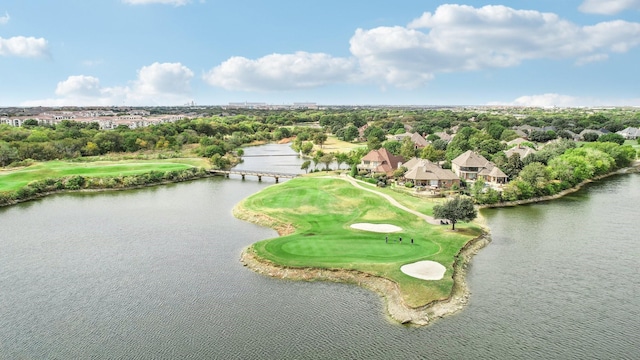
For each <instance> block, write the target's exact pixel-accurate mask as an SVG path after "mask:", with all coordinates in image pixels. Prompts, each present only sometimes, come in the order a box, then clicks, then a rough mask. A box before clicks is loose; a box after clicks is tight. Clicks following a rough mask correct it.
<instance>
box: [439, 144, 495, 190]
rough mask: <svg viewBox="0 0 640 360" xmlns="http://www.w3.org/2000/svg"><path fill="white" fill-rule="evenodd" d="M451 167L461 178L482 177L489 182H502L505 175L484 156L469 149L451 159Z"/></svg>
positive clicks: (473, 178)
mask: <svg viewBox="0 0 640 360" xmlns="http://www.w3.org/2000/svg"><path fill="white" fill-rule="evenodd" d="M451 169H452V170H453V172H454V173H455V174H456V175H458V177H459V178H460V179H463V180H476V179H483V180H485V181H487V182H490V183H495V184H504V183H506V182H507V175H506V174H505V173H504V172H502V170H500V169H499V168H498V167H497V166H496V165H495V164H494V163H492V162H491V161H489V160H487V159H485V157H484V156H482V155H479V154H476V153H474V152H473V151H471V150H469V151H467V152H465V153H464V154H462V155H460V156H458V157H457V158H455V159H453V160H452V161H451Z"/></svg>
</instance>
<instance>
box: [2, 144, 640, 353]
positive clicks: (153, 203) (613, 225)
mask: <svg viewBox="0 0 640 360" xmlns="http://www.w3.org/2000/svg"><path fill="white" fill-rule="evenodd" d="M268 149H270V148H268ZM251 151H258V152H259V151H261V149H252V150H251ZM268 151H271V150H268ZM247 153H249V151H247ZM257 159H263V158H257ZM271 160H273V161H277V162H281V163H282V166H284V167H290V168H291V169H293V168H294V167H296V166H297V168H298V169H299V165H297V164H299V159H296V158H289V157H278V159H277V160H275V159H271ZM271 160H270V161H271ZM251 161H253V160H251ZM258 161H265V160H258ZM296 161H298V163H295V162H296ZM294 163H295V165H293V164H294ZM258 164H259V163H251V162H250V160H249V159H247V161H246V162H245V164H243V166H246V167H247V168H252V169H253V168H255V167H256V166H254V165H258ZM279 171H283V170H282V169H279ZM270 182H271V183H270ZM272 184H273V180H272V179H271V180H267V179H265V180H264V181H263V183H258V182H257V181H256V180H251V179H249V178H247V180H246V181H241V180H239V179H221V178H215V179H214V178H211V179H205V180H199V181H194V182H190V183H183V184H176V185H169V186H163V187H158V188H150V189H143V190H139V191H126V192H116V193H100V194H66V195H59V196H52V197H48V198H46V199H43V200H39V201H34V202H30V203H25V204H21V205H17V206H14V207H11V208H4V209H0V289H1V290H0V358H6V359H15V358H26V359H48V358H51V359H70V358H123V359H132V358H133V359H152V358H153V359H157V358H181V359H211V358H220V359H305V358H308V359H337V358H344V359H390V358H404V359H420V358H437V359H467V358H473V359H495V358H514V359H515V358H518V359H539V358H545V359H546V358H553V359H588V358H593V359H605V358H616V359H622V358H628V359H632V358H640V352H639V351H638V349H639V348H640V340H638V334H640V325H639V324H640V321H638V318H639V315H640V310H639V309H640V296H639V295H640V294H639V290H638V289H640V273H639V270H638V269H639V267H638V265H637V260H638V258H639V257H640V250H639V249H640V248H639V247H638V233H640V225H639V224H638V216H637V210H636V209H637V202H638V199H640V175H626V176H620V177H615V178H611V179H608V180H606V181H604V182H600V183H598V184H595V185H592V186H589V187H588V188H587V189H586V190H585V191H582V192H579V193H577V194H575V195H572V196H570V197H567V198H564V199H562V200H558V201H554V202H550V203H545V204H538V205H533V206H522V207H518V208H512V209H499V210H491V211H484V212H483V215H484V216H485V218H486V220H487V222H488V224H489V225H490V226H491V229H492V236H493V242H492V243H491V244H490V245H489V246H488V247H486V248H485V249H483V250H482V251H481V252H480V253H479V254H478V255H477V256H476V257H475V258H474V260H473V262H472V265H471V266H470V271H469V276H468V279H469V284H470V287H471V291H472V295H471V302H470V304H469V306H468V307H467V308H466V309H465V310H464V311H463V312H461V313H459V314H458V315H455V316H452V317H448V318H446V319H442V320H439V321H437V322H436V323H434V324H433V325H432V326H429V327H426V328H407V327H403V326H399V325H396V324H394V323H391V322H389V321H388V320H387V319H386V318H385V315H384V313H383V309H382V301H381V299H380V298H379V297H378V296H377V295H375V294H373V293H370V292H369V291H366V290H363V289H360V288H358V287H355V286H350V285H341V284H330V283H302V282H291V281H286V280H276V279H271V278H267V277H264V276H261V275H257V274H254V273H253V272H251V271H249V270H247V269H245V268H244V267H243V266H242V265H241V264H240V263H239V261H238V257H239V254H240V251H241V249H242V248H243V247H245V246H247V245H249V244H251V243H253V242H255V241H258V240H260V239H264V238H268V237H272V236H275V232H273V231H271V230H269V229H264V228H260V227H258V226H255V225H251V224H247V223H245V222H242V221H239V220H236V219H235V218H233V216H232V215H231V208H232V207H233V205H234V204H236V203H237V202H238V201H240V200H241V199H242V198H244V197H246V196H248V195H250V194H252V193H254V192H256V191H259V190H260V189H262V188H263V187H264V186H269V185H272Z"/></svg>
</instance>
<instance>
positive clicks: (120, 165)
mask: <svg viewBox="0 0 640 360" xmlns="http://www.w3.org/2000/svg"><path fill="white" fill-rule="evenodd" d="M193 162H194V161H193V159H168V160H153V161H149V160H119V161H92V162H70V161H47V162H38V163H35V164H32V165H29V166H26V167H21V168H16V169H8V170H3V171H0V192H9V191H15V190H18V189H20V188H21V187H23V186H25V185H27V184H28V183H30V182H32V181H37V180H42V179H47V178H62V177H65V176H74V175H81V176H86V177H108V176H128V175H138V174H144V173H148V172H150V171H154V170H155V171H172V170H184V169H188V168H191V167H193V166H194V165H195V164H193Z"/></svg>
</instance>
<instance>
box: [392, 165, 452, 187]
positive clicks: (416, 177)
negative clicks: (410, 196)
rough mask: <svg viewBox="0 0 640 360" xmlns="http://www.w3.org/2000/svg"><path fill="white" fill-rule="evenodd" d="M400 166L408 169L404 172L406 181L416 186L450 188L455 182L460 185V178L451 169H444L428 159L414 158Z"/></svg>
mask: <svg viewBox="0 0 640 360" xmlns="http://www.w3.org/2000/svg"><path fill="white" fill-rule="evenodd" d="M400 166H404V167H406V168H407V169H408V170H407V172H406V173H405V174H404V179H405V181H411V182H413V184H414V185H415V186H429V187H431V188H438V189H443V188H444V189H448V188H450V187H452V186H453V185H454V184H457V185H460V178H459V177H458V176H457V175H456V174H455V173H454V172H453V171H451V170H449V169H443V168H441V167H440V166H438V165H437V164H434V163H432V162H431V161H429V160H427V159H419V158H415V157H414V158H413V159H411V160H409V161H407V162H406V163H405V164H402V165H400Z"/></svg>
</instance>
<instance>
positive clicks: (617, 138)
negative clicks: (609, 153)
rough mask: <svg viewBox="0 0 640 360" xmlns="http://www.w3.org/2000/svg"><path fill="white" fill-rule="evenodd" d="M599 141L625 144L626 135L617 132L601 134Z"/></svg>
mask: <svg viewBox="0 0 640 360" xmlns="http://www.w3.org/2000/svg"><path fill="white" fill-rule="evenodd" d="M598 142H612V143H616V144H618V145H624V136H622V135H620V134H616V133H609V134H604V135H600V137H599V138H598Z"/></svg>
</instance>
